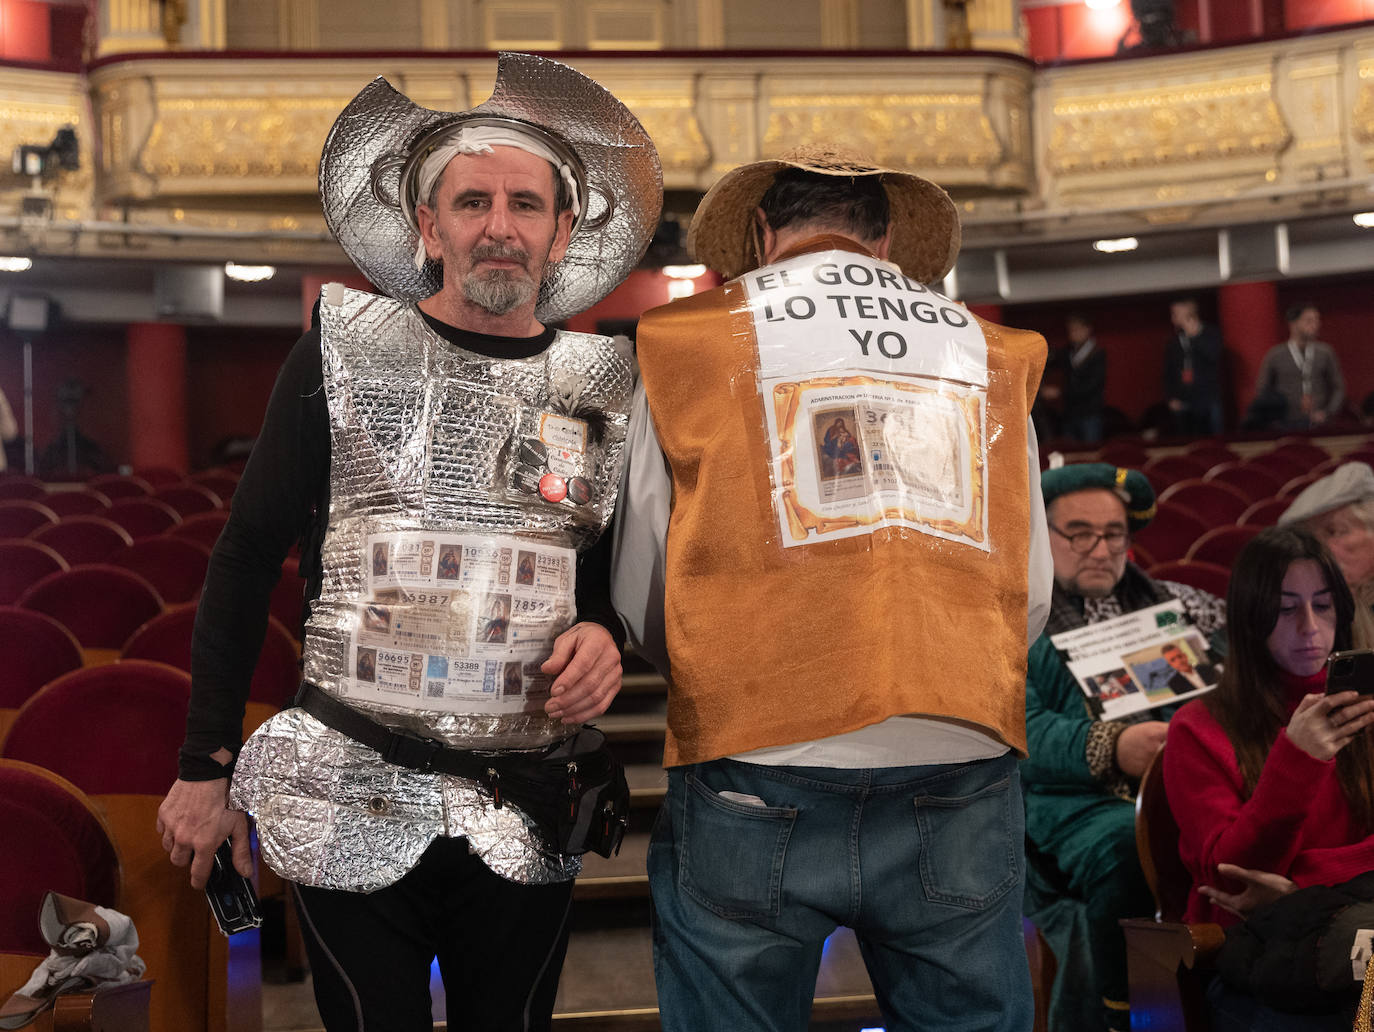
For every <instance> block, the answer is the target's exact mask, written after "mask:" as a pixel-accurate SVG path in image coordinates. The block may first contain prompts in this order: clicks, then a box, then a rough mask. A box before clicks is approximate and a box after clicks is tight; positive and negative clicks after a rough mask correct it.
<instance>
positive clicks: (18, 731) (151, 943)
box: [0, 660, 262, 1032]
mask: <svg viewBox="0 0 1374 1032" xmlns="http://www.w3.org/2000/svg"><path fill="white" fill-rule="evenodd" d="M190 691H191V679H190V676H189V675H187V674H186V673H185V672H183V671H181V670H176V669H174V668H172V667H169V666H166V665H164V664H162V663H149V662H146V661H143V660H126V661H123V662H119V663H112V664H109V665H107V666H100V667H86V668H83V669H81V670H76V671H73V672H72V673H70V674H67V675H65V676H63V677H60V678H58V679H57V680H56V681H53V682H52V683H51V684H49V685H48V686H47V687H46V688H44V689H43V690H42V691H40V692H39V693H38V694H37V695H35V696H34V697H33V698H32V699H30V700H29V701H28V702H27V703H26V704H25V705H24V707H23V709H21V710H20V711H19V715H18V716H17V717H16V718H15V721H14V725H13V727H12V728H11V729H10V733H9V736H8V737H7V738H6V740H5V743H4V746H3V753H4V755H5V756H6V757H7V758H10V759H17V760H24V761H26V762H29V763H34V764H41V765H43V766H45V767H47V768H48V769H49V770H52V771H54V772H55V773H57V774H59V775H61V776H62V777H65V778H66V779H68V780H69V781H71V782H72V783H73V784H75V785H76V786H77V787H78V788H80V789H81V790H82V791H84V792H86V793H87V794H88V795H91V796H93V797H95V798H94V801H95V802H96V803H98V804H99V805H100V806H102V807H103V809H104V812H105V814H106V816H107V818H108V822H109V826H110V828H111V831H112V837H113V838H114V841H115V844H116V846H117V848H118V850H119V860H120V865H121V869H122V872H123V889H124V891H123V893H122V894H121V910H123V912H124V913H126V914H128V915H129V916H130V917H132V918H133V920H134V923H135V925H136V927H137V928H138V934H139V940H140V944H139V950H138V952H139V955H140V956H141V957H143V959H144V960H145V961H147V964H148V972H147V975H146V977H147V978H148V979H150V980H153V981H154V982H156V990H155V991H154V992H153V994H152V1007H151V1027H152V1028H153V1029H155V1030H159V1032H181V1030H183V1029H196V1030H202V1029H203V1030H206V1032H236V1030H238V1029H255V1028H261V1027H262V1025H261V1021H262V1011H261V999H260V996H259V992H258V987H259V984H260V983H259V981H258V968H257V956H256V953H257V938H256V936H253V937H248V936H244V937H237V938H238V941H235V942H231V941H230V940H228V939H226V938H225V937H224V936H222V935H220V933H219V931H218V930H216V929H214V927H213V921H212V919H211V917H210V908H209V907H208V906H206V903H205V893H204V892H197V891H196V890H194V889H192V888H191V886H190V883H189V879H188V878H187V874H186V870H185V869H184V868H177V867H173V866H172V865H171V863H170V861H169V860H168V858H167V854H166V853H164V852H163V850H162V842H161V838H160V836H159V835H158V834H157V832H156V831H155V830H154V828H155V824H156V821H157V808H158V804H159V803H160V802H161V800H162V797H163V795H164V794H165V793H166V792H167V789H168V788H169V787H170V786H171V784H172V782H173V781H174V780H175V779H176V776H177V749H178V747H179V746H180V745H181V741H182V738H183V736H184V735H185V732H186V709H187V703H188V701H189V699H190ZM0 852H4V851H0ZM241 950H246V951H247V954H248V955H247V956H244V957H243V960H244V961H245V962H246V964H247V966H246V967H245V968H244V969H242V970H240V971H239V972H236V973H231V971H230V968H229V963H228V962H229V954H230V951H235V952H238V951H241ZM245 996H246V997H250V998H251V999H249V1000H247V1002H246V1004H240V1003H239V1001H241V1000H243V998H244V997H245Z"/></svg>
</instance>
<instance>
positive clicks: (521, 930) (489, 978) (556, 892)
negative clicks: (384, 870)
mask: <svg viewBox="0 0 1374 1032" xmlns="http://www.w3.org/2000/svg"><path fill="white" fill-rule="evenodd" d="M295 889H296V892H295V896H296V908H297V911H298V912H299V914H300V919H301V932H302V934H303V936H304V938H305V946H306V950H307V952H308V953H309V955H310V966H311V971H312V972H313V975H314V980H315V1002H316V1004H317V1005H318V1006H319V1009H320V1017H321V1018H322V1019H323V1021H324V1025H325V1028H326V1029H328V1030H329V1032H418V1030H420V1029H426V1030H427V1029H431V1028H433V1022H432V1020H431V1018H430V996H429V971H430V964H431V963H432V962H433V960H434V958H435V957H436V956H437V957H438V958H439V971H440V973H441V974H442V975H443V979H444V990H445V992H446V994H447V996H448V1027H449V1028H450V1029H453V1030H455V1032H457V1030H460V1029H472V1030H480V1032H525V1030H527V1029H529V1030H539V1029H548V1027H549V1023H550V1019H551V1016H552V1014H553V1003H554V995H555V993H556V992H557V990H558V976H559V973H560V972H561V971H562V969H563V957H564V954H565V953H566V952H567V948H568V910H569V907H570V905H571V902H572V882H571V881H568V882H560V883H558V884H554V885H517V884H516V883H515V882H510V881H507V880H506V879H504V878H502V877H500V876H499V875H496V874H493V873H492V872H491V870H490V869H488V868H487V866H486V865H485V864H483V863H482V861H481V860H479V859H478V858H477V857H475V856H472V855H471V854H469V853H468V844H467V839H463V838H456V839H449V838H440V839H436V840H435V842H434V843H433V845H431V846H430V847H429V849H428V850H426V851H425V855H424V856H423V857H421V858H420V862H419V863H418V864H417V865H416V866H415V868H414V869H413V870H412V871H410V872H409V873H408V874H407V875H406V876H405V877H404V878H402V879H401V880H400V881H398V882H396V883H395V884H394V885H390V886H388V887H387V888H385V889H379V890H378V891H376V892H372V893H359V892H345V891H340V890H335V889H315V888H309V887H307V886H296V887H295Z"/></svg>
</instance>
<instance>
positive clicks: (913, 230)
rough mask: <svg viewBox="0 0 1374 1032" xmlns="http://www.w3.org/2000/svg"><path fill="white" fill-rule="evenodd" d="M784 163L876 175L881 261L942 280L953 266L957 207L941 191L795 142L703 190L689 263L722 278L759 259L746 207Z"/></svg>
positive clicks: (923, 278)
mask: <svg viewBox="0 0 1374 1032" xmlns="http://www.w3.org/2000/svg"><path fill="white" fill-rule="evenodd" d="M787 168H799V169H803V170H805V171H807V172H819V173H820V174H821V175H827V176H878V175H880V176H882V177H883V180H882V182H883V187H884V188H885V189H886V190H887V199H888V204H889V205H890V207H891V211H892V227H893V230H892V246H891V250H890V251H889V252H888V258H889V259H890V260H891V261H893V262H895V263H896V264H897V266H898V267H899V268H900V269H901V270H902V271H903V272H904V273H906V274H907V275H908V276H910V277H911V278H912V279H914V280H917V281H918V282H921V283H934V282H935V281H936V280H940V279H943V278H944V277H945V274H946V273H948V272H949V270H950V269H951V268H953V267H954V258H955V256H956V255H957V254H958V253H959V212H958V210H957V209H956V208H955V207H954V202H953V201H952V200H950V198H949V194H947V193H945V191H944V190H942V189H941V188H940V187H938V186H936V185H935V184H934V183H932V182H931V181H930V180H928V179H922V178H921V177H920V176H917V175H913V174H912V173H910V172H903V171H902V170H900V169H895V168H883V167H882V166H879V165H873V164H870V163H868V162H866V161H864V160H863V159H862V158H860V157H858V156H857V155H854V154H849V153H845V152H843V151H837V150H829V149H825V148H819V147H799V148H797V149H796V150H793V151H789V152H788V153H786V154H784V155H782V156H781V157H778V158H776V159H773V160H771V161H756V162H754V163H753V164H751V165H741V166H740V167H739V168H736V169H731V170H730V171H729V172H727V173H725V175H723V176H722V177H721V178H720V179H719V180H718V181H717V182H716V184H715V185H714V186H713V187H711V189H710V190H708V191H707V192H706V196H705V197H703V198H702V199H701V204H699V205H698V206H697V213H696V215H695V216H693V218H692V228H691V229H690V230H689V231H688V234H687V248H688V250H690V251H691V252H692V254H693V256H694V257H695V258H696V260H697V261H699V262H703V263H705V264H706V265H707V266H709V267H710V268H712V269H714V270H715V271H716V272H718V273H720V274H721V275H722V276H724V277H725V278H726V279H734V278H735V277H736V276H740V275H743V274H744V273H746V272H748V271H749V270H751V269H756V268H758V267H759V266H760V265H762V264H763V258H762V255H760V254H759V253H758V249H757V248H758V245H757V241H756V233H755V230H754V226H755V223H754V211H755V209H756V208H758V206H759V202H760V201H761V200H763V195H764V194H765V193H766V192H767V191H768V188H769V187H770V186H772V185H773V180H774V178H775V177H776V176H777V174H778V173H779V172H781V171H782V170H783V169H787Z"/></svg>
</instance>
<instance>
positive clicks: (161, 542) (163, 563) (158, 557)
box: [109, 535, 210, 605]
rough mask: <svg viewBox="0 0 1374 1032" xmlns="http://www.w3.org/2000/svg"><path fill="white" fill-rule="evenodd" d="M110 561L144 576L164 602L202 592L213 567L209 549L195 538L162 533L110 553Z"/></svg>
mask: <svg viewBox="0 0 1374 1032" xmlns="http://www.w3.org/2000/svg"><path fill="white" fill-rule="evenodd" d="M109 562H110V565H111V566H122V567H123V568H124V569H126V570H132V571H133V572H134V573H136V574H138V575H139V576H140V577H142V578H144V579H145V580H146V581H147V582H148V583H149V584H151V585H152V586H153V587H154V588H156V589H157V593H158V594H159V595H161V596H162V601H163V602H166V603H168V604H169V605H173V604H176V603H179V602H189V601H191V600H192V599H194V598H196V597H197V596H199V595H200V589H201V587H203V586H204V584H205V571H206V570H207V569H208V568H209V566H210V549H208V548H206V547H205V546H204V545H202V544H200V543H198V542H195V541H187V540H185V539H182V538H174V537H167V536H166V535H163V536H161V537H149V538H143V539H142V540H140V541H135V542H134V543H133V544H132V545H129V546H128V547H127V548H125V549H123V550H121V551H118V552H115V553H114V554H113V555H111V556H110V559H109Z"/></svg>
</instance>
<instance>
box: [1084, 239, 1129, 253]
mask: <svg viewBox="0 0 1374 1032" xmlns="http://www.w3.org/2000/svg"><path fill="white" fill-rule="evenodd" d="M1139 246H1140V241H1139V240H1137V239H1136V238H1135V237H1118V238H1117V239H1115V240H1094V241H1093V250H1094V251H1101V252H1102V253H1103V254H1118V253H1119V252H1121V251H1134V250H1135V249H1136V248H1137V247H1139Z"/></svg>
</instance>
